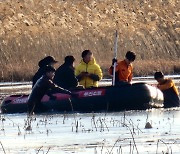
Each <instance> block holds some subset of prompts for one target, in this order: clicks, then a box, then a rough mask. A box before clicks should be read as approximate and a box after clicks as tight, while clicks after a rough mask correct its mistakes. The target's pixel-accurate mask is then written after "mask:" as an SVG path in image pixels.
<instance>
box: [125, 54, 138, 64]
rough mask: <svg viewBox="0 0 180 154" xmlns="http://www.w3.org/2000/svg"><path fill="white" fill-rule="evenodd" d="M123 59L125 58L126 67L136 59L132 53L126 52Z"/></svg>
mask: <svg viewBox="0 0 180 154" xmlns="http://www.w3.org/2000/svg"><path fill="white" fill-rule="evenodd" d="M125 57H126V63H127V64H128V65H130V64H131V63H132V62H133V61H134V60H135V59H136V54H135V53H134V52H132V51H128V52H127V53H126V56H125Z"/></svg>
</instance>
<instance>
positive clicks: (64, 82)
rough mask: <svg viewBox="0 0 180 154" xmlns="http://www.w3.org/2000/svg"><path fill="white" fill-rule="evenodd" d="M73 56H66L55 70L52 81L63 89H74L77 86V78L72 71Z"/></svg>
mask: <svg viewBox="0 0 180 154" xmlns="http://www.w3.org/2000/svg"><path fill="white" fill-rule="evenodd" d="M74 61H75V58H74V57H73V56H71V55H70V56H66V57H65V59H64V64H62V65H61V66H60V67H59V68H58V69H57V70H56V72H55V76H54V79H53V81H54V83H55V84H57V85H58V86H60V87H62V88H65V89H75V88H76V87H77V86H78V80H77V78H76V76H75V72H74Z"/></svg>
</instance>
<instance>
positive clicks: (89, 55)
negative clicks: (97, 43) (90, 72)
mask: <svg viewBox="0 0 180 154" xmlns="http://www.w3.org/2000/svg"><path fill="white" fill-rule="evenodd" d="M81 57H82V58H83V61H84V62H85V63H89V62H90V61H91V60H92V58H93V54H92V52H91V51H90V50H84V51H83V52H82V54H81Z"/></svg>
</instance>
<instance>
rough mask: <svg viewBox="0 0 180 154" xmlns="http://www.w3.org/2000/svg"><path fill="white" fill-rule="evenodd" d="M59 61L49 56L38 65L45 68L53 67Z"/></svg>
mask: <svg viewBox="0 0 180 154" xmlns="http://www.w3.org/2000/svg"><path fill="white" fill-rule="evenodd" d="M57 62H58V61H56V60H55V58H54V57H52V56H47V57H45V58H43V59H42V60H40V61H39V63H38V65H39V67H45V66H46V65H49V66H53V65H54V64H55V63H57Z"/></svg>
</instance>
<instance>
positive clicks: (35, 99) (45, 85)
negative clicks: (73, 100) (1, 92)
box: [28, 66, 72, 114]
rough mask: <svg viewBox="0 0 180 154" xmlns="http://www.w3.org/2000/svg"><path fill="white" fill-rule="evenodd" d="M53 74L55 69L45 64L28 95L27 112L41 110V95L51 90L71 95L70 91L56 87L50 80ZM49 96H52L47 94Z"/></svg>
mask: <svg viewBox="0 0 180 154" xmlns="http://www.w3.org/2000/svg"><path fill="white" fill-rule="evenodd" d="M54 75H55V69H54V68H53V67H52V66H46V67H45V68H44V74H43V76H42V77H41V78H40V79H38V80H37V82H36V84H35V85H34V87H33V89H32V92H31V94H30V95H29V97H28V112H29V114H32V113H33V112H34V111H35V112H36V111H37V112H38V111H40V110H41V105H40V102H41V99H42V97H43V96H44V95H45V94H47V93H48V92H49V90H52V91H53V92H60V93H65V94H69V95H72V94H71V92H70V91H68V90H66V89H63V88H61V87H58V86H57V85H55V84H54V83H53V82H52V80H53V77H54ZM48 95H49V96H50V98H52V97H53V96H52V95H51V94H48Z"/></svg>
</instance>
